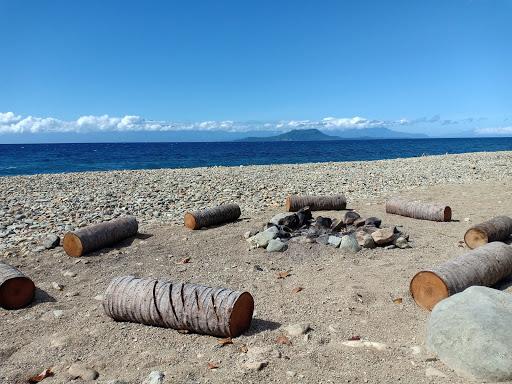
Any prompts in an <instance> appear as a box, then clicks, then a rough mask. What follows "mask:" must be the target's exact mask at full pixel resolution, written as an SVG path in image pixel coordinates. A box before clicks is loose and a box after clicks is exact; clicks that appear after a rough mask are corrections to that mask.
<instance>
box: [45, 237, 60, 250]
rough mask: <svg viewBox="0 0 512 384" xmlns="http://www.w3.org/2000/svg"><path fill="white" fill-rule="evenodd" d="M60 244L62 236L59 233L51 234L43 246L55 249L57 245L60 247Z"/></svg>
mask: <svg viewBox="0 0 512 384" xmlns="http://www.w3.org/2000/svg"><path fill="white" fill-rule="evenodd" d="M59 244H60V237H59V236H57V235H53V234H52V235H50V236H48V238H47V239H46V240H45V241H44V242H43V247H45V248H46V249H53V248H55V247H58V246H59Z"/></svg>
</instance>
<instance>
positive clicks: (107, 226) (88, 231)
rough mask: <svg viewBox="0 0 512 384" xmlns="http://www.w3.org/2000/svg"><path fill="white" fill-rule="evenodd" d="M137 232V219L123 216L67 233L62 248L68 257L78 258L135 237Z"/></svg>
mask: <svg viewBox="0 0 512 384" xmlns="http://www.w3.org/2000/svg"><path fill="white" fill-rule="evenodd" d="M138 230H139V224H138V223H137V219H136V218H135V217H133V216H125V217H121V218H118V219H114V220H110V221H105V222H104V223H100V224H94V225H91V226H89V227H85V228H81V229H79V230H76V231H74V232H68V233H66V235H65V236H64V241H63V244H62V246H63V247H64V251H66V253H67V254H68V255H69V256H73V257H79V256H82V255H85V254H87V253H89V252H92V251H95V250H98V249H101V248H104V247H107V246H109V245H112V244H115V243H118V242H120V241H122V240H124V239H127V238H129V237H132V236H135V235H136V234H137V231H138Z"/></svg>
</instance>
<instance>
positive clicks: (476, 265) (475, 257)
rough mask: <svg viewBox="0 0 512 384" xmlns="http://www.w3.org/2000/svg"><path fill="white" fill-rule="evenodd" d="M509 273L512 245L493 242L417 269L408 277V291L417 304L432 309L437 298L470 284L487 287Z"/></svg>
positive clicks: (511, 270) (451, 293)
mask: <svg viewBox="0 0 512 384" xmlns="http://www.w3.org/2000/svg"><path fill="white" fill-rule="evenodd" d="M511 274H512V247H511V246H510V245H507V244H505V243H501V242H493V243H488V244H486V245H482V246H481V247H478V248H477V249H474V250H472V251H469V252H467V253H465V254H463V255H460V256H458V257H456V258H454V259H452V260H449V261H447V262H445V263H443V264H441V265H440V266H438V267H435V268H432V269H428V270H425V271H421V272H418V273H417V274H416V275H415V276H414V277H413V278H412V280H411V284H410V291H411V295H412V297H413V298H414V300H415V301H416V303H417V304H418V305H419V306H421V307H423V308H426V309H428V310H432V308H433V307H434V306H435V305H436V304H437V303H438V302H439V301H441V300H443V299H445V298H447V297H448V296H451V295H453V294H455V293H458V292H462V291H463V290H465V289H466V288H468V287H470V286H472V285H483V286H488V287H489V286H492V285H494V284H496V283H497V282H498V281H500V280H501V279H503V278H504V277H506V276H509V275H511Z"/></svg>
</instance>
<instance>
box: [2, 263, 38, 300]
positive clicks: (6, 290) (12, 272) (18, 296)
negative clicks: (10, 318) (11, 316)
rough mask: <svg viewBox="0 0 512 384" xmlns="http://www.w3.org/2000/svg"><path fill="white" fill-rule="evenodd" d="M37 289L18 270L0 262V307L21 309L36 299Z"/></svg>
mask: <svg viewBox="0 0 512 384" xmlns="http://www.w3.org/2000/svg"><path fill="white" fill-rule="evenodd" d="M35 291H36V287H35V285H34V283H33V282H32V280H30V279H29V278H28V277H26V276H25V275H24V274H23V273H21V272H20V271H19V270H18V269H16V268H14V267H12V266H10V265H9V264H5V263H2V262H1V261H0V307H2V308H5V309H19V308H23V307H26V306H27V305H29V304H30V303H31V302H32V300H33V299H34V294H35Z"/></svg>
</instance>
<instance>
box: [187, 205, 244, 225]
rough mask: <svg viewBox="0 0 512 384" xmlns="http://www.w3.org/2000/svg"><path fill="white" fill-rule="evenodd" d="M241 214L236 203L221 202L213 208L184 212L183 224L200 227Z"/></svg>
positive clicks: (225, 220) (224, 221) (237, 216)
mask: <svg viewBox="0 0 512 384" xmlns="http://www.w3.org/2000/svg"><path fill="white" fill-rule="evenodd" d="M241 214H242V212H241V210H240V207H239V206H238V205H237V204H222V205H219V206H217V207H214V208H206V209H202V210H200V211H195V212H187V213H185V226H186V227H187V228H190V229H200V228H203V227H211V226H214V225H219V224H224V223H229V222H232V221H235V220H237V219H238V218H239V217H240V215H241Z"/></svg>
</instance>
